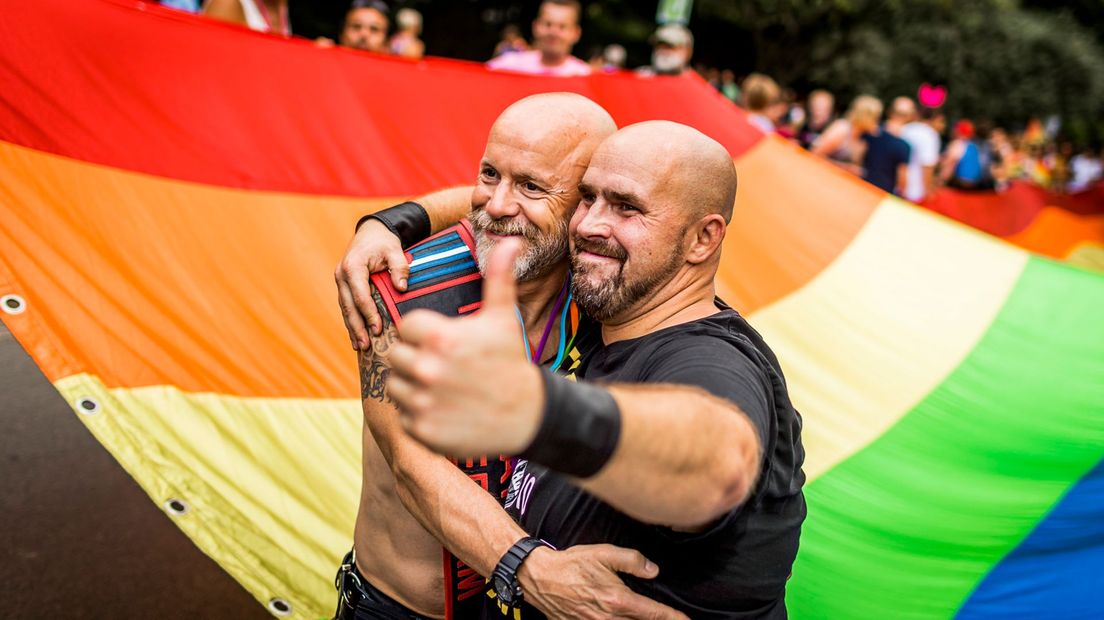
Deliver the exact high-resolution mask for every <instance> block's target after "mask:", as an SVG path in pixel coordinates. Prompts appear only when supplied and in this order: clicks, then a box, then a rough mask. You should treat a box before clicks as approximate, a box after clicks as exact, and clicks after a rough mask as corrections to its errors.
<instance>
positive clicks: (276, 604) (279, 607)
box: [267, 598, 291, 618]
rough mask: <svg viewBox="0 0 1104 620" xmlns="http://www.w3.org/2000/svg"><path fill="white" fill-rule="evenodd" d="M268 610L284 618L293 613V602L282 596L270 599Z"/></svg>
mask: <svg viewBox="0 0 1104 620" xmlns="http://www.w3.org/2000/svg"><path fill="white" fill-rule="evenodd" d="M267 607H268V611H269V613H271V614H272V615H274V616H279V617H281V618H283V617H284V616H290V615H291V603H289V602H287V601H285V600H284V599H282V598H272V599H268V605H267Z"/></svg>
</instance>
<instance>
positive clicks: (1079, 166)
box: [1069, 155, 1104, 192]
mask: <svg viewBox="0 0 1104 620" xmlns="http://www.w3.org/2000/svg"><path fill="white" fill-rule="evenodd" d="M1070 172H1071V173H1072V176H1073V178H1072V179H1070V182H1069V191H1071V192H1079V191H1081V190H1083V189H1085V188H1087V187H1088V186H1090V185H1092V184H1093V183H1094V182H1096V181H1099V180H1100V176H1101V174H1102V173H1104V165H1101V163H1100V160H1099V159H1097V158H1095V157H1089V156H1086V155H1075V156H1074V158H1073V159H1072V160H1070Z"/></svg>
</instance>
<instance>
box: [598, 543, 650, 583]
mask: <svg viewBox="0 0 1104 620" xmlns="http://www.w3.org/2000/svg"><path fill="white" fill-rule="evenodd" d="M598 547H601V549H599V550H598V551H600V553H599V558H598V559H599V561H601V562H602V563H603V564H605V565H606V566H607V567H609V568H611V569H613V570H615V571H617V572H619V573H628V574H630V575H633V576H636V577H640V578H642V579H653V578H655V576H656V575H658V574H659V567H658V566H656V565H655V563H653V562H652V561H651V560H649V559H648V558H646V557H644V554H642V553H640V552H639V551H637V550H636V549H626V548H624V547H615V546H613V545H598Z"/></svg>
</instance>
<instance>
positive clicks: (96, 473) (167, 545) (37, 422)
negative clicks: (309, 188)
mask: <svg viewBox="0 0 1104 620" xmlns="http://www.w3.org/2000/svg"><path fill="white" fill-rule="evenodd" d="M0 463H2V464H3V465H2V468H0V617H3V618H158V619H162V620H168V619H176V618H189V619H190V618H233V619H235V620H236V619H243V620H248V619H250V618H257V619H265V618H271V617H272V616H271V615H269V613H268V612H267V611H265V609H264V607H263V606H262V605H261V604H260V603H258V602H257V601H256V600H254V599H253V597H252V596H250V595H249V594H248V593H247V592H246V591H245V590H244V589H242V587H241V586H239V585H238V583H237V582H236V581H234V580H233V579H232V578H231V577H230V576H229V575H227V574H226V573H225V572H224V571H223V570H222V569H221V568H219V566H218V565H217V564H216V563H215V562H214V561H212V560H211V559H210V558H208V557H207V556H205V555H203V553H202V552H200V551H199V549H198V548H196V547H195V545H193V544H192V542H191V541H190V540H188V538H187V537H186V536H184V534H183V533H181V532H180V530H178V529H177V528H176V526H175V525H173V524H172V522H171V521H170V520H169V518H168V516H166V515H165V514H164V513H163V512H161V510H160V509H159V507H157V506H156V505H155V504H154V503H153V501H152V500H150V499H149V496H147V495H146V494H145V492H143V491H142V489H141V488H139V487H138V485H137V484H136V483H135V482H134V480H132V479H131V478H130V476H128V475H127V473H126V472H125V471H123V469H122V467H120V466H119V465H118V463H116V462H115V460H114V459H113V458H112V457H111V455H110V454H108V452H107V450H105V449H104V448H103V447H102V446H100V444H99V443H98V442H97V441H96V440H95V439H94V438H93V437H92V435H91V434H90V433H89V432H88V431H87V430H86V429H85V427H84V425H83V424H81V422H80V421H79V420H78V419H77V418H76V414H75V413H73V411H72V410H71V409H70V408H69V406H68V405H67V404H66V403H65V401H63V400H62V398H61V396H60V395H59V394H58V393H57V392H56V391H55V390H54V388H53V386H52V385H50V383H49V382H48V381H47V380H46V378H45V377H44V376H43V375H42V373H41V372H39V370H38V368H37V367H36V366H35V365H34V362H32V361H31V359H30V357H28V356H27V354H26V353H25V352H24V351H23V348H22V347H20V346H19V343H17V342H16V341H15V339H14V338H13V337H12V335H11V333H10V332H9V331H8V329H7V328H6V327H4V326H3V324H2V323H0Z"/></svg>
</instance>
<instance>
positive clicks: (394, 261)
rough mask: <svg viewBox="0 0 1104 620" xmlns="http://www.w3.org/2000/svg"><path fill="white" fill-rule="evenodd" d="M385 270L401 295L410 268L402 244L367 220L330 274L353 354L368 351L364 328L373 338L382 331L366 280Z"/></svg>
mask: <svg viewBox="0 0 1104 620" xmlns="http://www.w3.org/2000/svg"><path fill="white" fill-rule="evenodd" d="M385 269H389V270H390V271H391V282H392V284H394V285H395V289H396V290H399V291H405V290H406V278H407V276H409V275H410V264H409V263H408V262H407V260H406V255H405V254H403V249H402V243H401V242H400V241H399V238H398V237H396V236H395V235H394V234H393V233H392V232H391V231H390V230H387V227H386V226H384V225H383V224H382V223H381V222H379V221H377V220H368V221H366V222H365V223H364V224H363V225H362V226H361V227H360V230H358V231H357V234H356V236H355V237H353V240H352V241H351V242H349V247H348V248H346V249H345V256H344V258H342V259H341V262H340V263H338V264H337V269H336V270H334V280H335V281H336V282H337V303H338V305H339V306H341V315H342V317H343V318H344V319H345V329H346V330H348V332H349V341H350V342H351V343H352V345H353V350H355V351H362V350H366V349H368V347H369V345H370V343H369V340H368V339H369V334H368V327H371V329H372V335H375V336H378V335H379V333H380V330H381V329H383V320H382V319H381V318H380V315H379V312H378V311H377V310H376V305H375V303H374V302H373V301H372V293H371V289H370V287H369V283H368V276H369V275H370V274H372V273H375V272H377V271H383V270H385Z"/></svg>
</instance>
